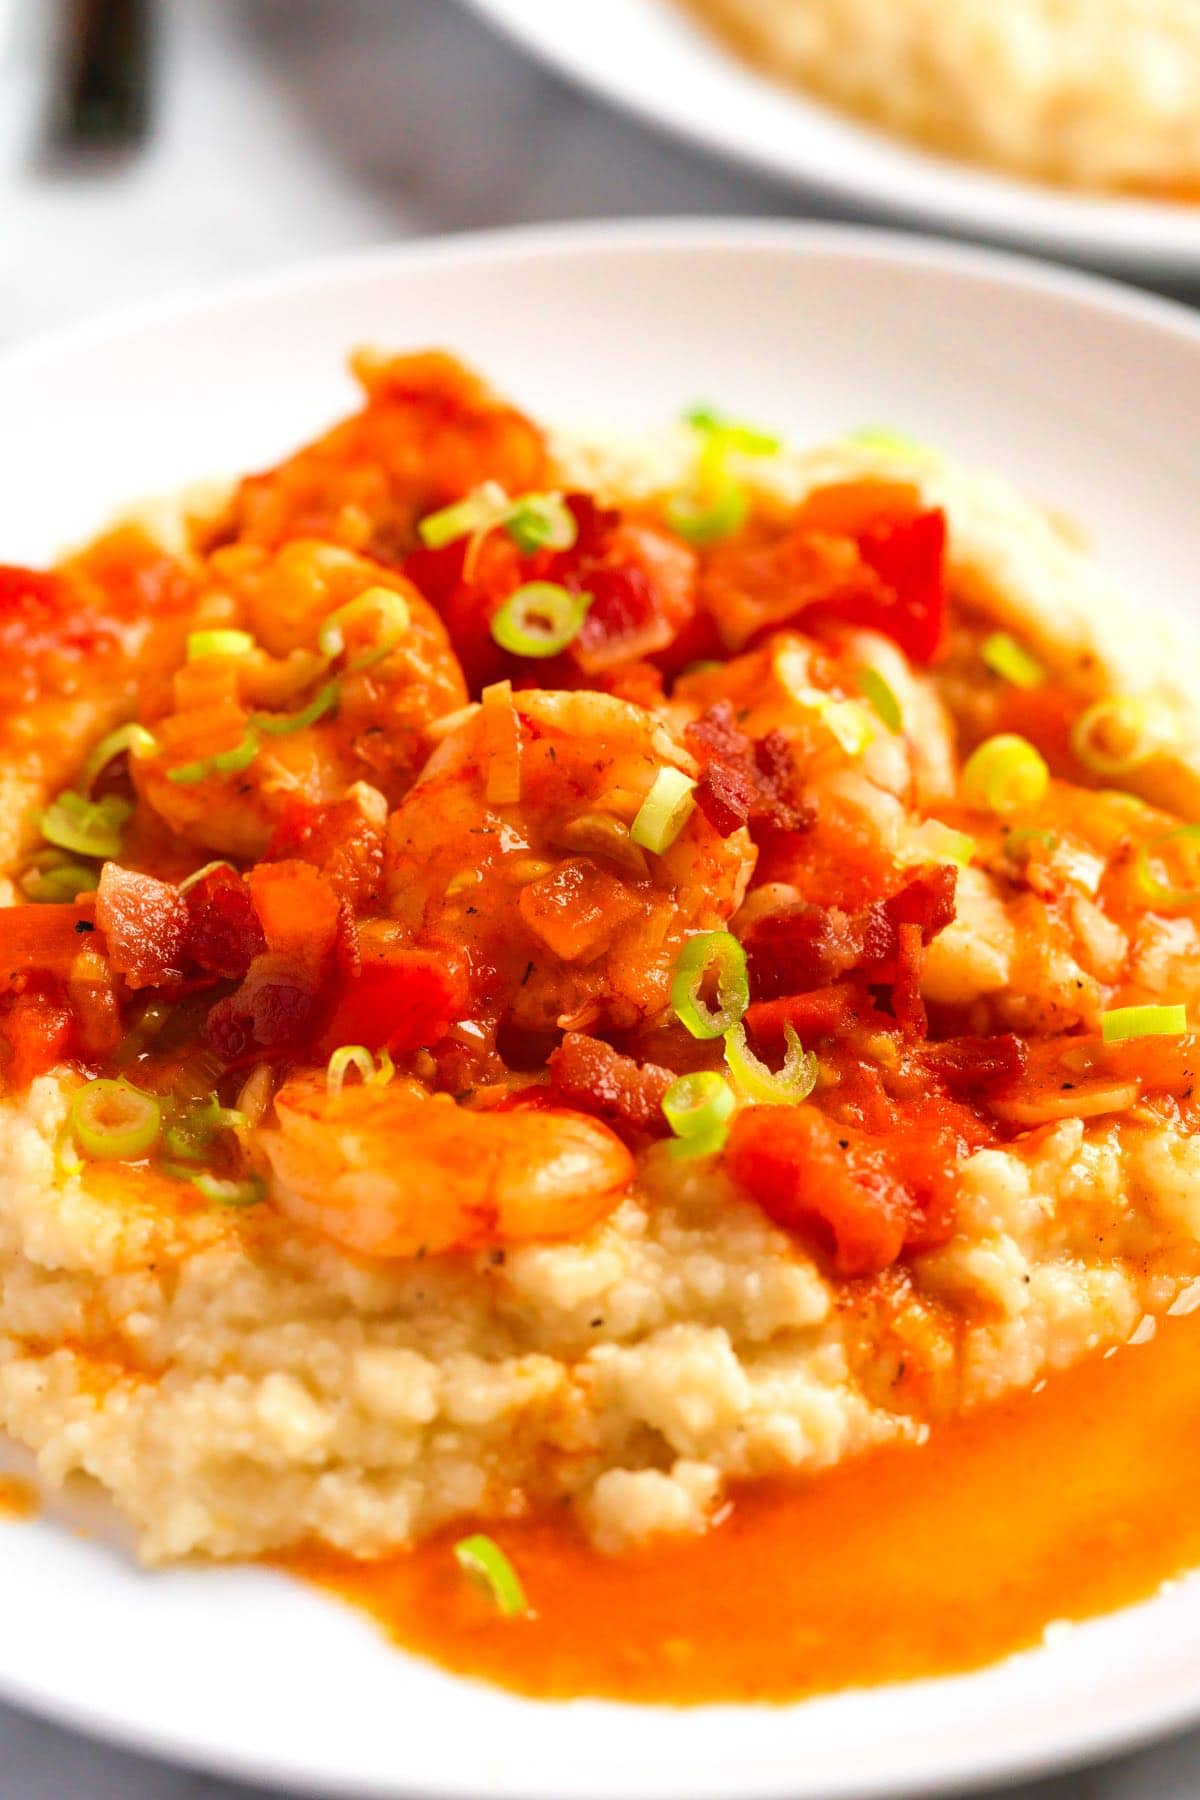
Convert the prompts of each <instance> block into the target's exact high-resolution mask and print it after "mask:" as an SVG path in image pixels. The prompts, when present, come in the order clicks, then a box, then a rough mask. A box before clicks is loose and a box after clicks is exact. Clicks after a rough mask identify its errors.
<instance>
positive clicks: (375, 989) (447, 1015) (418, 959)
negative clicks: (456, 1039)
mask: <svg viewBox="0 0 1200 1800" xmlns="http://www.w3.org/2000/svg"><path fill="white" fill-rule="evenodd" d="M467 1006H468V998H467V986H466V981H465V979H464V976H463V972H462V969H461V967H460V966H459V964H458V963H457V961H456V960H455V959H454V958H453V956H451V955H448V954H444V953H436V952H434V951H430V950H393V951H390V952H389V953H388V955H387V956H385V957H381V958H377V959H371V958H368V959H367V960H366V961H364V963H363V966H362V970H361V972H360V973H359V974H358V975H357V976H356V977H355V978H354V979H353V980H351V981H348V982H347V983H346V984H345V985H344V986H343V987H342V989H341V991H340V994H339V997H338V1000H337V1004H336V1005H335V1007H334V1010H333V1014H332V1016H331V1017H330V1019H329V1020H328V1022H327V1024H326V1025H325V1027H324V1030H323V1033H322V1045H323V1049H322V1054H323V1055H325V1056H328V1055H331V1054H332V1052H333V1051H334V1050H336V1049H337V1048H338V1047H339V1045H341V1044H365V1045H366V1047H367V1049H368V1050H384V1049H386V1050H390V1051H392V1053H393V1054H395V1055H399V1054H401V1053H402V1052H405V1051H409V1050H417V1049H420V1048H421V1047H422V1046H424V1045H427V1044H435V1043H436V1042H437V1040H438V1039H439V1038H441V1037H444V1036H445V1034H446V1031H447V1029H448V1028H449V1026H450V1025H451V1023H452V1022H453V1021H454V1020H455V1019H460V1018H462V1017H463V1016H464V1014H465V1012H466V1010H467Z"/></svg>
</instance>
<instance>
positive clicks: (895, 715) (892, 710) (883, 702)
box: [857, 669, 904, 731]
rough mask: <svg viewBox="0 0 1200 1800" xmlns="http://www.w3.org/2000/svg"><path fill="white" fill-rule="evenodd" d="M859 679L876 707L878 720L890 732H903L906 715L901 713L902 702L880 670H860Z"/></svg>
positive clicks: (861, 687)
mask: <svg viewBox="0 0 1200 1800" xmlns="http://www.w3.org/2000/svg"><path fill="white" fill-rule="evenodd" d="M857 679H858V685H859V688H860V689H861V691H862V693H863V694H864V695H865V696H866V698H867V700H868V701H869V702H870V704H871V705H872V706H873V707H874V709H875V713H876V716H877V718H879V720H880V721H881V722H882V723H883V724H884V725H886V726H887V728H888V730H889V731H902V730H903V729H904V715H903V713H902V712H901V711H900V702H899V701H898V700H897V698H896V696H895V694H894V693H893V691H892V689H891V688H890V687H889V686H888V684H887V682H886V681H885V680H884V679H883V676H882V675H881V674H880V673H879V670H878V669H860V670H859V671H858V677H857Z"/></svg>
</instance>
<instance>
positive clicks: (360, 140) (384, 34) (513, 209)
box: [0, 0, 1200, 1800]
mask: <svg viewBox="0 0 1200 1800" xmlns="http://www.w3.org/2000/svg"><path fill="white" fill-rule="evenodd" d="M562 3H563V4H564V5H569V4H570V3H571V0H562ZM54 10H55V9H54V7H53V6H51V5H50V4H49V3H48V0H0V344H3V343H4V342H6V341H12V340H13V339H16V338H19V337H23V336H26V335H28V334H29V333H32V332H35V331H38V330H40V329H43V328H45V327H47V326H51V325H58V324H63V323H66V322H68V321H70V320H73V319H77V318H80V317H83V316H86V315H89V314H92V313H95V312H96V311H98V310H101V309H103V308H106V307H111V306H115V305H118V304H120V303H122V302H124V301H127V300H132V299H143V298H146V297H147V296H150V295H153V294H155V293H160V292H169V291H171V290H173V289H177V288H180V287H182V286H185V285H190V284H191V283H193V282H197V281H205V280H211V279H216V278H219V277H223V276H228V275H233V274H242V273H247V272H251V271H254V270H256V269H262V268H270V267H276V266H279V265H281V264H284V263H287V262H293V261H296V260H299V259H302V258H305V257H309V256H314V255H319V254H322V253H324V252H327V251H334V250H338V249H343V248H348V247H352V246H356V245H363V244H373V243H379V242H384V241H388V240H393V239H398V238H405V237H413V236H418V235H421V234H426V233H432V232H445V231H460V230H466V229H469V228H471V227H475V226H494V225H508V224H517V223H523V222H528V221H533V220H549V219H579V218H602V217H611V216H617V215H624V214H641V215H646V216H663V215H668V214H678V213H694V214H695V213H701V214H703V213H708V214H717V213H721V214H735V213H736V214H758V215H778V216H808V217H812V216H818V217H835V216H837V213H836V210H835V209H834V208H833V207H831V206H829V205H828V204H827V203H824V202H823V201H822V199H821V197H820V196H819V195H817V194H797V193H796V192H795V191H793V190H789V189H785V188H783V187H781V186H778V185H775V184H772V183H768V182H766V181H765V180H764V181H759V180H756V179H754V178H753V177H751V176H748V175H745V174H742V173H739V172H738V171H736V170H733V169H729V168H726V167H724V166H722V165H721V164H720V163H718V162H716V161H715V160H710V159H708V158H706V157H703V156H701V155H699V154H695V153H692V152H690V151H688V150H686V149H684V148H682V147H680V146H678V145H676V144H674V143H672V142H670V141H668V140H667V139H665V138H660V137H658V136H656V135H654V134H652V133H650V132H648V131H644V130H642V129H641V128H639V127H637V126H635V125H632V124H630V123H629V122H627V121H625V120H623V119H619V118H617V117H616V116H615V115H613V114H612V113H609V112H608V111H606V110H605V109H604V108H602V107H600V106H598V105H596V104H593V103H592V102H590V101H588V100H586V99H584V98H582V97H581V96H580V95H578V94H576V93H574V92H571V91H569V90H568V89H567V88H566V87H565V86H563V85H561V84H560V83H559V82H557V81H556V80H554V79H553V78H551V77H549V76H547V75H545V74H543V73H542V72H540V71H539V70H537V69H535V68H533V67H531V66H530V65H529V64H528V63H526V62H525V61H523V60H522V58H521V57H520V56H519V55H517V54H516V52H514V51H513V50H511V49H510V48H509V47H507V46H506V45H504V44H502V43H501V42H499V41H498V40H497V39H496V38H495V37H493V36H492V35H491V34H490V33H489V32H488V31H487V30H486V29H485V28H484V27H483V26H482V25H480V24H478V23H477V22H476V21H475V20H474V19H473V18H471V17H468V16H467V15H466V14H465V13H462V12H460V11H459V9H458V7H457V6H456V5H454V4H453V0H165V4H162V5H161V7H160V11H161V12H162V13H163V14H165V15H166V18H165V25H166V29H165V31H164V33H163V44H162V50H163V55H162V60H161V70H160V75H161V79H160V82H159V85H158V125H157V130H156V132H155V134H154V137H153V139H152V141H151V143H150V144H149V146H148V147H147V148H146V149H145V150H144V151H143V152H141V153H140V154H139V155H138V156H137V157H135V158H133V159H125V160H123V159H119V158H118V159H114V160H105V159H100V160H98V161H90V162H78V161H75V162H71V161H64V160H63V159H62V158H61V157H57V156H54V155H51V154H50V153H49V152H48V151H47V149H46V147H45V140H44V120H45V111H46V91H47V79H48V69H47V56H48V24H49V15H50V14H52V13H53V12H54ZM448 93H452V94H453V96H454V99H453V102H452V103H451V104H448V103H447V98H446V96H447V94H448ZM114 245H115V246H116V247H117V250H116V254H114ZM1182 297H1184V298H1189V297H1192V298H1200V295H1196V296H1189V295H1187V294H1184V295H1183V296H1182ZM0 1612H2V1608H0ZM254 1791H257V1790H254ZM1014 1792H1016V1793H1018V1794H1019V1795H1020V1796H1021V1797H1022V1800H1065V1797H1066V1796H1069V1795H1070V1796H1081V1797H1082V1796H1087V1797H1088V1800H1149V1797H1151V1796H1153V1797H1154V1800H1185V1797H1191V1796H1195V1795H1200V1734H1197V1735H1195V1736H1192V1737H1188V1738H1184V1739H1181V1740H1178V1741H1177V1742H1175V1743H1173V1744H1169V1745H1166V1746H1163V1747H1162V1748H1159V1749H1157V1750H1150V1751H1144V1752H1142V1753H1141V1754H1139V1755H1137V1756H1132V1757H1128V1758H1123V1759H1121V1760H1120V1761H1117V1762H1113V1763H1109V1764H1106V1765H1104V1766H1103V1767H1101V1768H1098V1769H1094V1770H1090V1771H1087V1772H1086V1773H1081V1774H1077V1775H1071V1776H1066V1777H1062V1778H1060V1779H1059V1780H1057V1781H1048V1782H1042V1783H1037V1784H1035V1785H1033V1786H1026V1787H1024V1788H1021V1789H1019V1790H1014ZM251 1795H252V1790H251V1789H249V1788H242V1787H238V1786H236V1785H231V1784H229V1783H227V1782H223V1781H220V1780H216V1779H212V1778H208V1777H204V1776H198V1775H191V1774H187V1773H183V1772H180V1771H177V1770H174V1769H171V1768H168V1767H165V1766H162V1765H159V1764H156V1763H152V1762H149V1761H145V1760H143V1759H141V1758H139V1757H133V1756H129V1755H126V1754H124V1753H123V1752H120V1751H117V1750H112V1749H108V1748H106V1747H102V1746H99V1745H96V1744H93V1743H91V1742H88V1741H86V1740H84V1739H81V1738H78V1737H75V1736H72V1735H69V1734H68V1733H66V1732H63V1731H60V1730H58V1729H56V1728H55V1727H53V1726H50V1725H47V1724H43V1723H42V1722H41V1721H38V1720H34V1719H31V1718H29V1717H26V1716H25V1715H23V1714H20V1713H17V1712H15V1711H13V1710H10V1709H8V1708H5V1707H2V1706H0V1796H2V1797H3V1800H251ZM731 1800H735V1797H734V1796H731Z"/></svg>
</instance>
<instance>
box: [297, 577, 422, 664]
mask: <svg viewBox="0 0 1200 1800" xmlns="http://www.w3.org/2000/svg"><path fill="white" fill-rule="evenodd" d="M373 615H374V616H375V617H377V618H379V619H381V620H382V622H383V627H384V630H383V636H382V637H381V638H380V640H379V642H378V643H377V644H376V645H375V647H374V649H372V650H369V651H367V652H366V653H365V654H364V655H363V656H362V657H361V658H360V659H359V660H358V661H357V662H355V663H353V664H352V665H351V668H350V670H348V671H347V673H354V674H357V673H358V671H359V670H360V669H370V668H372V667H373V666H374V665H375V664H376V663H379V662H382V661H383V659H384V657H385V656H390V655H391V654H392V651H393V650H395V649H396V648H397V647H398V646H399V644H400V643H401V641H402V639H403V637H404V634H405V632H406V631H407V630H408V628H409V624H410V622H411V614H410V613H409V610H408V602H407V601H406V600H405V598H404V596H403V594H397V593H395V592H394V591H393V589H391V588H385V587H373V588H368V589H367V590H366V592H365V593H362V594H359V596H358V597H357V599H355V600H348V601H347V602H346V604H345V606H339V607H338V608H337V610H336V611H335V612H331V613H330V615H329V617H328V618H327V619H326V621H325V623H324V624H323V625H322V627H321V630H320V632H319V634H318V636H317V648H318V650H319V651H320V652H321V654H322V656H328V657H329V658H330V659H332V658H334V657H337V656H342V655H344V654H345V650H346V629H345V628H346V626H347V625H349V624H352V623H353V622H354V621H356V620H358V619H365V618H370V617H372V616H373Z"/></svg>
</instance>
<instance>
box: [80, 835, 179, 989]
mask: <svg viewBox="0 0 1200 1800" xmlns="http://www.w3.org/2000/svg"><path fill="white" fill-rule="evenodd" d="M96 923H97V925H98V926H99V927H100V929H101V930H102V931H103V933H104V936H105V940H106V943H107V946H108V960H109V963H110V965H111V967H112V968H113V969H114V970H115V971H116V973H117V974H118V975H124V977H125V979H126V980H127V981H128V983H129V985H130V987H132V988H140V987H163V986H165V985H166V984H167V983H169V982H173V981H178V980H180V979H181V978H182V976H183V973H184V966H185V960H186V946H187V938H188V906H187V900H186V899H185V897H184V896H183V895H182V894H181V893H180V892H179V889H178V888H177V887H174V886H173V885H172V884H171V883H170V882H168V881H157V880H155V878H154V876H153V875H140V874H138V873H136V872H135V871H134V870H132V869H123V868H121V866H120V864H119V863H114V862H108V863H105V865H104V869H103V871H102V873H101V876H100V885H99V887H98V889H97V890H96Z"/></svg>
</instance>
